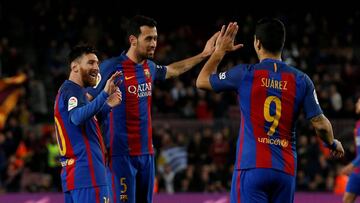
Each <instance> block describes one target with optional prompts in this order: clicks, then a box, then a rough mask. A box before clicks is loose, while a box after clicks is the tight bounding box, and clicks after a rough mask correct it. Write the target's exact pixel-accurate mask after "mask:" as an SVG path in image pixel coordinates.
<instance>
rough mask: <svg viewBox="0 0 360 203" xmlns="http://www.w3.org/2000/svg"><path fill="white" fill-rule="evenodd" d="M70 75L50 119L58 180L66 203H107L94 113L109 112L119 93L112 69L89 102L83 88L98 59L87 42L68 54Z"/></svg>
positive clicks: (93, 81)
mask: <svg viewBox="0 0 360 203" xmlns="http://www.w3.org/2000/svg"><path fill="white" fill-rule="evenodd" d="M69 62H70V67H71V71H70V76H69V79H68V80H66V81H65V82H64V83H63V84H62V86H61V87H60V89H59V91H58V94H57V96H56V100H55V106H54V119H55V128H56V137H57V141H58V145H59V149H60V156H61V158H60V161H61V165H62V167H63V168H62V171H61V180H62V188H63V192H64V193H65V202H66V203H75V202H94V203H100V202H104V203H108V202H109V197H110V195H109V194H110V193H109V185H108V182H107V180H106V177H107V176H106V168H105V157H104V150H105V147H104V144H103V138H102V135H101V133H100V128H99V126H98V124H97V121H96V118H95V115H96V114H97V113H99V112H101V113H102V114H105V113H109V112H110V110H111V108H113V107H115V106H116V105H118V104H120V102H121V92H120V90H119V88H118V87H116V85H115V84H114V80H115V79H116V78H117V77H118V76H119V75H120V73H119V72H116V73H114V74H112V75H111V77H110V79H109V80H107V82H106V85H105V88H103V90H102V91H101V93H100V94H99V95H98V96H97V97H96V98H95V99H94V100H93V101H91V102H89V101H88V100H87V97H86V94H85V93H86V92H85V87H91V86H94V85H95V84H96V81H97V76H98V72H99V60H98V58H97V56H96V51H95V49H94V48H93V47H91V46H89V45H78V46H76V47H74V48H73V49H72V50H71V53H70V54H69Z"/></svg>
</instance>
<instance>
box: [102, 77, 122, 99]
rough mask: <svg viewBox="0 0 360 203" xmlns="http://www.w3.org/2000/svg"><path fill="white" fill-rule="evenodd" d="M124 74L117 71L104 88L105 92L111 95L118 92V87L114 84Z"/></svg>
mask: <svg viewBox="0 0 360 203" xmlns="http://www.w3.org/2000/svg"><path fill="white" fill-rule="evenodd" d="M121 74H122V73H121V72H120V71H116V72H115V73H114V74H113V75H112V76H111V77H110V78H109V79H108V80H107V81H106V85H105V87H104V91H105V92H106V93H108V94H109V95H111V94H112V93H114V92H115V91H116V87H117V85H116V84H115V83H114V81H115V79H116V78H117V77H119V76H120V75H121Z"/></svg>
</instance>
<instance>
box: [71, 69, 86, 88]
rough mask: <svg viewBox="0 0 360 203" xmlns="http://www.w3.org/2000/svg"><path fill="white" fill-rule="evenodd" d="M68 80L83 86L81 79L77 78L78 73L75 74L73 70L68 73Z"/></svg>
mask: <svg viewBox="0 0 360 203" xmlns="http://www.w3.org/2000/svg"><path fill="white" fill-rule="evenodd" d="M69 80H70V81H72V82H74V83H76V84H78V85H79V86H80V87H84V83H83V81H82V80H81V79H80V78H79V76H78V75H75V74H74V73H73V72H71V73H70V76H69Z"/></svg>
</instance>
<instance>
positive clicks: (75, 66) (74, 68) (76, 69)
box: [70, 61, 79, 73]
mask: <svg viewBox="0 0 360 203" xmlns="http://www.w3.org/2000/svg"><path fill="white" fill-rule="evenodd" d="M70 67H71V71H74V72H75V73H77V72H79V63H78V62H76V61H73V62H71V64H70Z"/></svg>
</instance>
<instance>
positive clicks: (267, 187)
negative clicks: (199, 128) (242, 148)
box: [230, 168, 295, 203]
mask: <svg viewBox="0 0 360 203" xmlns="http://www.w3.org/2000/svg"><path fill="white" fill-rule="evenodd" d="M294 192H295V177H294V176H291V175H289V174H286V173H284V172H281V171H278V170H275V169H265V168H254V169H244V170H234V174H233V178H232V184H231V192H230V202H231V203H240V202H257V203H260V202H264V203H265V202H266V203H267V202H279V203H283V202H289V203H291V202H294Z"/></svg>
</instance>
